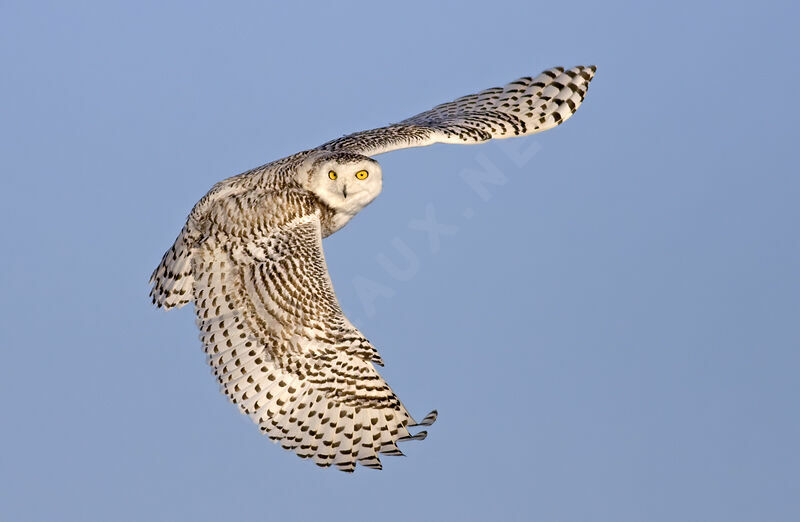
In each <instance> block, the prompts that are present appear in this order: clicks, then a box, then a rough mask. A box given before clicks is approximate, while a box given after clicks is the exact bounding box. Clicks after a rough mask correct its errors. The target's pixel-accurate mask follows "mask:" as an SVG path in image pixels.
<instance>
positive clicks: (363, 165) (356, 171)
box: [304, 153, 383, 215]
mask: <svg viewBox="0 0 800 522" xmlns="http://www.w3.org/2000/svg"><path fill="white" fill-rule="evenodd" d="M306 172H307V179H306V182H305V183H304V186H305V188H306V189H307V190H309V191H311V192H313V193H314V194H316V195H317V196H318V197H319V198H320V199H321V200H322V201H323V202H324V203H325V204H327V205H328V206H330V207H331V208H333V209H335V210H337V211H339V212H344V213H347V214H351V215H354V214H356V213H357V212H358V211H360V210H361V209H362V208H364V207H365V206H367V205H368V204H369V203H370V202H371V201H372V200H373V199H375V198H376V197H377V196H378V194H380V192H381V188H382V186H383V177H382V174H381V167H380V165H379V164H378V162H377V161H375V160H373V159H371V158H368V157H366V156H361V155H357V154H350V153H326V154H325V155H324V156H323V157H321V158H316V160H314V161H312V162H311V165H310V168H309V169H308V170H307V171H306Z"/></svg>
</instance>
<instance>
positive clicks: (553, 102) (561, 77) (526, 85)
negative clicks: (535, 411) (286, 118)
mask: <svg viewBox="0 0 800 522" xmlns="http://www.w3.org/2000/svg"><path fill="white" fill-rule="evenodd" d="M596 69H597V68H596V67H595V66H594V65H591V66H588V67H586V66H578V67H573V68H572V69H569V70H567V71H565V70H564V68H563V67H554V68H552V69H548V70H546V71H544V72H543V73H542V74H540V75H539V76H537V77H536V78H530V77H524V78H520V79H518V80H516V81H513V82H511V83H509V84H508V85H506V86H505V87H493V88H491V89H486V90H485V91H481V92H479V93H476V94H470V95H467V96H463V97H461V98H458V99H457V100H454V101H451V102H448V103H443V104H441V105H438V106H436V107H434V108H433V109H431V110H429V111H425V112H423V113H421V114H417V115H416V116H414V117H411V118H408V119H407V120H403V121H401V122H400V123H396V124H394V125H389V126H387V127H380V128H378V129H372V130H368V131H362V132H356V133H355V134H350V135H347V136H344V137H341V138H338V139H335V140H332V141H329V142H327V143H325V144H324V145H321V146H320V147H319V148H320V149H325V150H341V151H348V152H354V153H357V154H363V155H365V156H374V155H376V154H382V153H384V152H390V151H393V150H397V149H405V148H409V147H422V146H425V145H431V144H433V143H466V144H473V143H481V142H484V141H488V140H490V139H492V138H510V137H513V136H524V135H527V134H533V133H536V132H541V131H544V130H547V129H551V128H553V127H555V126H556V125H559V124H561V123H563V122H564V121H565V120H566V119H567V118H569V117H570V116H572V115H573V114H574V113H575V111H576V110H578V107H580V105H581V102H583V99H584V97H585V96H586V91H587V89H588V88H589V82H591V81H592V78H593V77H594V73H595V70H596Z"/></svg>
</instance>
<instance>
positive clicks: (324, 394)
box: [150, 66, 595, 471]
mask: <svg viewBox="0 0 800 522" xmlns="http://www.w3.org/2000/svg"><path fill="white" fill-rule="evenodd" d="M594 72H595V67H594V66H591V67H582V66H581V67H574V68H572V69H569V70H567V71H565V70H564V69H562V68H560V67H556V68H553V69H549V70H547V71H544V72H543V73H542V74H540V75H539V76H537V77H536V78H530V77H526V78H520V79H519V80H516V81H514V82H511V83H509V84H508V85H506V86H505V87H495V88H492V89H487V90H485V91H481V92H479V93H476V94H471V95H468V96H464V97H462V98H459V99H457V100H455V101H452V102H448V103H444V104H442V105H439V106H437V107H435V108H433V109H431V110H429V111H426V112H423V113H421V114H418V115H417V116H414V117H412V118H409V119H406V120H403V121H402V122H400V123H397V124H393V125H389V126H387V127H381V128H378V129H373V130H369V131H364V132H358V133H355V134H351V135H349V136H344V137H342V138H339V139H336V140H333V141H329V142H328V143H325V144H324V145H322V146H320V147H318V148H316V149H312V150H307V151H303V152H300V153H298V154H295V155H293V156H289V157H287V158H284V159H281V160H278V161H275V162H272V163H268V164H266V165H264V166H262V167H259V168H256V169H253V170H251V171H248V172H245V173H243V174H240V175H238V176H234V177H232V178H228V179H226V180H224V181H221V182H219V183H217V184H216V185H215V186H214V187H213V188H212V189H211V190H210V191H209V192H208V194H206V195H205V196H204V197H203V198H202V199H201V200H200V201H199V202H198V203H197V204H196V205H195V207H194V208H193V209H192V212H191V213H190V214H189V217H188V219H187V222H186V225H185V226H184V228H183V230H182V231H181V233H180V235H179V236H178V238H177V239H176V240H175V243H174V244H173V246H172V247H171V248H170V249H169V250H168V251H167V252H166V254H164V257H163V259H162V260H161V263H160V264H159V266H158V267H157V268H156V270H155V271H154V272H153V275H152V277H151V281H150V282H151V284H152V290H151V293H150V295H151V297H152V299H153V303H155V304H156V305H158V306H159V307H164V308H173V307H180V306H183V305H185V304H187V303H189V302H194V304H195V313H196V316H197V324H198V327H199V328H200V338H201V340H202V342H203V345H204V348H205V352H206V354H207V358H208V362H209V364H210V365H211V367H212V368H213V371H214V375H215V376H216V377H217V380H218V381H219V383H220V386H221V390H222V392H223V393H225V395H227V396H228V397H229V398H230V400H231V401H233V402H234V403H235V404H237V405H238V406H239V408H240V410H241V411H242V412H243V413H245V414H246V415H248V416H249V417H250V418H251V419H253V421H254V422H256V423H257V424H258V425H259V428H260V429H261V431H262V432H264V433H265V434H267V435H268V436H269V437H270V439H272V440H274V441H276V442H279V443H280V444H281V446H283V447H284V448H286V449H289V450H292V451H294V452H296V453H297V454H298V455H299V456H301V457H303V458H312V459H313V460H314V462H316V463H317V464H318V465H320V466H330V465H332V464H334V465H336V466H337V467H338V468H339V469H341V470H343V471H353V470H354V469H355V467H356V464H357V463H360V464H361V465H363V466H367V467H371V468H380V467H381V461H380V458H379V455H380V454H385V455H401V454H402V453H401V452H400V450H399V449H398V447H397V443H398V442H403V441H407V440H422V439H424V438H425V436H426V432H424V431H422V432H419V433H417V434H416V435H412V434H411V433H410V432H409V430H408V428H410V427H414V426H430V425H431V424H433V422H434V421H435V420H436V415H437V414H436V411H433V412H431V413H430V414H428V415H427V416H426V417H425V418H424V419H423V420H422V421H421V422H419V423H417V422H415V421H414V419H413V418H412V416H411V415H410V414H409V412H408V411H407V410H406V408H405V407H404V406H403V404H402V403H401V402H400V400H399V399H398V398H397V396H396V395H395V394H394V392H392V390H391V388H389V386H388V385H387V384H386V382H385V381H384V380H383V379H382V378H381V376H380V375H379V374H378V372H377V371H376V369H375V364H378V365H382V364H383V362H382V361H381V358H380V355H378V352H377V350H376V349H375V348H374V347H373V346H372V345H371V344H370V343H369V341H368V340H367V339H366V338H365V337H364V336H363V335H362V334H361V332H359V331H358V329H356V328H355V327H354V326H353V325H352V324H351V323H350V321H348V320H347V318H346V317H345V315H344V314H343V313H342V310H341V308H340V307H339V303H338V302H337V300H336V296H335V294H334V291H333V286H332V284H331V280H330V277H329V275H328V270H327V266H326V264H325V258H324V254H323V251H322V239H323V238H324V237H327V236H328V235H330V234H332V233H334V232H336V231H337V230H339V229H340V228H341V227H343V226H344V225H345V224H347V222H348V221H349V220H350V219H351V218H352V217H353V216H354V215H355V214H357V213H358V212H359V211H360V210H361V209H363V208H364V207H365V206H366V205H368V204H369V203H370V202H371V201H372V200H374V199H375V198H376V197H377V196H378V194H379V193H380V192H381V188H382V172H381V168H380V165H379V164H378V163H377V162H376V161H375V160H374V159H372V158H370V157H368V156H372V155H376V154H381V153H384V152H389V151H392V150H397V149H402V148H407V147H419V146H424V145H430V144H432V143H437V142H438V143H468V144H469V143H480V142H483V141H487V140H489V139H492V138H507V137H511V136H523V135H528V134H533V133H535V132H540V131H543V130H547V129H549V128H552V127H554V126H556V125H558V124H560V123H563V122H564V121H565V120H566V119H567V118H569V117H570V116H571V115H572V114H573V113H574V112H575V111H576V110H577V109H578V107H579V106H580V104H581V102H582V101H583V99H584V97H585V95H586V90H587V88H588V85H589V82H590V81H591V80H592V77H593V76H594Z"/></svg>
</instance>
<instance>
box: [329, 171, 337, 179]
mask: <svg viewBox="0 0 800 522" xmlns="http://www.w3.org/2000/svg"><path fill="white" fill-rule="evenodd" d="M328 177H329V178H331V179H336V178H338V177H339V176H337V175H336V173H335V172H334V171H330V172H328Z"/></svg>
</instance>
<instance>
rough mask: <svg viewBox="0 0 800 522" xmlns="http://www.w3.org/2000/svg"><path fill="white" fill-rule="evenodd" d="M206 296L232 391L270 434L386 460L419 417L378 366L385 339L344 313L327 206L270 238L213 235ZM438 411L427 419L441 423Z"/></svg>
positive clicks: (314, 453)
mask: <svg viewBox="0 0 800 522" xmlns="http://www.w3.org/2000/svg"><path fill="white" fill-rule="evenodd" d="M195 256H196V257H195V266H194V274H195V286H194V302H195V310H196V314H197V323H198V326H199V328H200V330H201V339H202V341H203V344H204V347H205V351H206V353H207V356H208V362H209V363H210V365H211V366H212V368H213V369H214V374H215V375H216V377H217V379H218V380H219V382H220V385H221V387H222V391H223V392H224V393H225V394H226V395H227V396H228V397H229V398H230V400H231V401H233V402H234V403H235V404H237V405H238V406H239V408H240V409H241V411H242V412H243V413H245V414H246V415H248V416H250V418H251V419H253V421H255V422H256V423H257V424H258V425H259V428H260V429H261V431H262V432H264V433H265V434H267V435H268V436H269V437H270V439H272V440H273V441H275V442H279V443H280V444H281V446H283V447H284V448H285V449H288V450H292V451H294V452H295V453H297V455H299V456H300V457H303V458H312V459H314V461H315V462H316V463H317V464H318V465H320V466H330V465H332V464H334V465H336V466H337V467H338V468H339V469H341V470H343V471H353V470H354V469H355V467H356V463H360V464H362V465H364V466H366V467H370V468H380V467H381V461H380V458H379V455H380V454H387V455H401V454H402V453H401V452H400V450H399V449H398V448H397V442H399V441H403V440H409V439H412V438H417V439H420V438H424V436H425V432H421V433H419V434H417V435H411V434H410V433H409V431H408V428H409V427H410V426H414V425H417V424H416V423H415V421H414V419H413V418H412V417H411V415H410V414H409V413H408V411H407V410H406V408H405V407H404V406H403V404H402V403H401V402H400V400H399V399H398V398H397V396H396V395H395V394H394V392H393V391H392V390H391V388H389V386H388V385H387V384H386V382H385V381H384V380H383V379H382V378H381V376H380V375H379V374H378V372H377V371H376V370H375V367H374V364H382V362H381V359H380V356H379V355H378V353H377V351H376V350H375V348H374V347H373V346H372V345H371V344H370V343H369V341H367V340H366V339H365V338H364V336H363V335H361V333H360V332H359V331H358V330H357V329H356V328H355V327H354V326H353V325H352V324H351V323H350V322H349V321H348V320H347V318H346V317H345V316H344V314H343V312H342V310H341V308H340V307H339V304H338V302H337V300H336V296H335V294H334V292H333V286H332V284H331V281H330V277H329V276H328V271H327V267H326V264H325V258H324V254H323V251H322V236H321V229H320V222H319V219H318V217H317V216H316V215H312V216H305V217H302V218H298V219H296V220H294V221H293V222H292V223H290V225H288V226H284V227H282V228H281V229H280V230H278V231H276V232H274V233H272V234H270V235H269V236H268V237H264V238H261V239H251V240H248V241H243V242H234V241H231V240H230V238H226V240H225V241H224V242H219V243H217V242H214V241H211V240H209V241H206V242H205V243H204V244H203V245H201V246H200V248H199V249H198V250H197V252H196V254H195ZM435 416H436V414H435V412H432V414H431V415H429V416H428V417H426V419H425V420H423V422H421V423H420V424H419V425H430V424H431V423H432V422H433V420H435Z"/></svg>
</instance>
